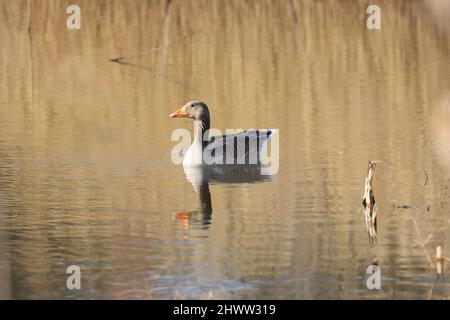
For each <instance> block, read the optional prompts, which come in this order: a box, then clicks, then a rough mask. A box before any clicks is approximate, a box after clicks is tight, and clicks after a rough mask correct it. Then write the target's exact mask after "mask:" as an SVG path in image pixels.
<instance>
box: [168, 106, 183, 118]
mask: <svg viewBox="0 0 450 320" xmlns="http://www.w3.org/2000/svg"><path fill="white" fill-rule="evenodd" d="M170 117H171V118H186V117H187V113H186V108H185V107H181V108H180V109H178V110H177V111H175V112H172V113H171V114H170Z"/></svg>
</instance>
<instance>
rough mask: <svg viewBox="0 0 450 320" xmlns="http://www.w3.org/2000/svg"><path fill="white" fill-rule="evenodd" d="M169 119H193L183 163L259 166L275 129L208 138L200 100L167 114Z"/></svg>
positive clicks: (204, 109)
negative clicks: (189, 143)
mask: <svg viewBox="0 0 450 320" xmlns="http://www.w3.org/2000/svg"><path fill="white" fill-rule="evenodd" d="M170 117H171V118H189V119H192V120H194V141H193V143H192V144H191V146H190V147H189V149H188V150H187V152H186V154H185V156H184V158H183V166H195V165H215V164H218V165H222V164H232V165H241V164H244V165H261V158H260V157H261V154H262V151H263V150H264V148H265V146H266V144H267V142H268V140H269V139H270V137H271V136H272V135H273V134H274V133H275V130H274V129H269V130H249V131H243V132H239V133H234V134H227V135H221V136H213V137H209V129H210V115H209V110H208V107H207V106H206V104H205V103H204V102H202V101H191V102H188V103H186V104H185V105H184V106H183V107H181V108H179V109H178V110H177V111H175V112H173V113H171V114H170Z"/></svg>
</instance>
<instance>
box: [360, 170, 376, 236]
mask: <svg viewBox="0 0 450 320" xmlns="http://www.w3.org/2000/svg"><path fill="white" fill-rule="evenodd" d="M375 165H376V164H375V161H369V164H368V168H367V175H366V181H365V184H364V196H363V200H362V204H363V206H364V210H363V211H364V216H365V218H366V229H367V233H368V235H369V242H370V243H371V244H373V243H376V241H377V211H378V208H377V206H376V202H375V196H374V194H373V188H372V178H373V173H374V170H375Z"/></svg>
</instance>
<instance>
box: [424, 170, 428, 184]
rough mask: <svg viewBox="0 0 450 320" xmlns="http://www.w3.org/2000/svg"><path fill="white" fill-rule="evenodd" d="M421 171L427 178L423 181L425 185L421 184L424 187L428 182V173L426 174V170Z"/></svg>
mask: <svg viewBox="0 0 450 320" xmlns="http://www.w3.org/2000/svg"><path fill="white" fill-rule="evenodd" d="M423 171H424V172H425V176H426V177H427V179H426V180H425V183H424V184H423V185H424V186H426V185H427V182H428V173H427V170H426V169H423Z"/></svg>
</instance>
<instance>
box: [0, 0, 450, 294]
mask: <svg viewBox="0 0 450 320" xmlns="http://www.w3.org/2000/svg"><path fill="white" fill-rule="evenodd" d="M69 4H79V5H80V7H81V29H80V30H68V29H67V28H66V19H67V17H68V14H67V13H66V8H67V6H68V5H69ZM376 4H377V5H378V6H379V7H380V8H381V23H382V29H381V30H372V31H370V30H368V29H367V28H366V19H367V17H368V14H367V13H366V9H367V5H368V3H367V2H366V1H337V0H336V1H334V0H329V1H295V0H292V1H287V0H286V1H262V0H261V1H240V0H235V1H193V0H192V1H177V0H174V1H172V2H170V1H169V2H166V1H143V0H135V1H133V0H130V1H119V0H108V1H106V0H105V1H101V0H89V1H88V0H84V1H79V0H77V1H63V0H61V1H59V0H58V1H56V0H41V1H26V0H0V298H3V299H42V298H49V299H71V298H76V299H81V298H85V299H92V298H94V299H95V298H113V299H120V298H124V299H130V298H138V299H178V298H179V299H198V298H205V299H210V298H211V299H254V298H258V299H270V298H273V299H381V298H387V299H404V298H406V299H427V298H432V299H442V298H449V297H450V278H449V276H448V271H447V270H446V266H445V263H444V265H443V269H442V273H441V274H440V275H438V274H437V271H436V267H435V265H436V260H435V252H436V247H437V246H442V250H443V254H444V256H446V257H450V214H449V212H450V203H449V202H450V186H448V188H447V181H448V179H449V178H450V175H449V170H450V165H448V164H449V163H450V107H449V99H450V92H449V91H450V63H449V61H450V59H449V50H450V45H449V44H450V42H449V40H450V24H449V21H450V18H449V17H450V5H449V2H448V1H444V0H442V1H439V0H434V1H433V0H430V1H425V0H424V1H406V0H405V1H387V0H385V1H381V0H377V1H376ZM123 56H131V57H130V58H128V59H125V61H126V62H127V64H118V63H112V62H110V59H112V58H117V57H123ZM197 99H198V100H203V101H205V102H206V103H207V104H208V106H209V108H210V112H211V119H212V126H213V127H214V128H218V129H221V130H225V129H226V128H242V129H248V128H278V129H279V142H280V154H279V164H280V165H279V171H278V174H276V175H275V176H273V177H272V178H271V179H269V180H263V181H248V182H242V183H221V182H215V181H210V182H209V183H204V184H203V185H202V186H201V188H197V189H195V188H194V185H193V184H191V182H190V181H189V180H188V179H187V177H186V174H185V172H184V170H183V167H182V166H180V165H175V164H173V163H172V161H171V158H170V152H171V149H172V148H173V146H174V145H175V144H176V143H175V142H173V141H171V139H170V137H171V134H172V132H173V130H175V129H177V128H185V129H189V130H191V131H192V122H191V121H189V120H184V119H183V120H182V119H176V120H174V119H170V118H169V117H168V115H169V113H170V112H173V111H174V110H175V109H177V107H179V106H181V105H182V104H184V103H186V102H187V101H190V100H197ZM368 160H381V161H384V163H378V164H377V167H376V169H375V173H374V180H373V191H374V194H375V197H376V200H377V205H378V215H377V216H378V241H377V243H376V244H370V243H369V239H368V234H367V231H366V227H365V220H364V219H365V218H364V215H363V212H362V205H361V200H362V196H363V193H364V179H365V176H366V170H367V163H368ZM199 196H200V197H199ZM205 197H206V198H208V199H209V197H210V201H209V200H208V202H209V209H207V210H205V208H204V206H202V201H204V199H205ZM202 199H203V200H202ZM395 205H399V206H407V208H403V209H402V208H397V209H395V210H394V209H393V206H395ZM411 206H413V207H411ZM428 206H429V207H428ZM427 208H429V210H427ZM374 261H377V263H378V266H379V267H380V270H381V289H380V290H369V289H368V288H367V286H366V279H367V276H368V275H367V274H366V269H367V267H368V266H369V265H371V264H372V263H373V262H374ZM69 265H77V266H79V267H80V268H81V287H82V288H81V290H68V289H67V288H66V279H67V277H68V276H69V275H68V274H66V268H67V267H68V266H69Z"/></svg>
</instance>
